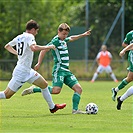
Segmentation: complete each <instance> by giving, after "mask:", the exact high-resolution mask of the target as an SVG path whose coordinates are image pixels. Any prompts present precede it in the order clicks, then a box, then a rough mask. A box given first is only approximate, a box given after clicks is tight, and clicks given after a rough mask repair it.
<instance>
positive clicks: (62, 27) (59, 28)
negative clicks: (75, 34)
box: [58, 23, 70, 32]
mask: <svg viewBox="0 0 133 133" xmlns="http://www.w3.org/2000/svg"><path fill="white" fill-rule="evenodd" d="M58 30H59V31H60V32H61V31H63V30H66V31H68V32H69V31H70V26H69V25H68V24H67V23H62V24H60V25H59V27H58Z"/></svg>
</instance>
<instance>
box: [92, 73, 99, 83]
mask: <svg viewBox="0 0 133 133" xmlns="http://www.w3.org/2000/svg"><path fill="white" fill-rule="evenodd" d="M97 77H98V74H97V73H94V75H93V78H92V81H95V80H96V78H97Z"/></svg>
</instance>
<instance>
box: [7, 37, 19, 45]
mask: <svg viewBox="0 0 133 133" xmlns="http://www.w3.org/2000/svg"><path fill="white" fill-rule="evenodd" d="M8 44H9V45H10V46H15V45H16V44H17V41H16V38H14V39H13V40H12V41H10V42H9V43H8Z"/></svg>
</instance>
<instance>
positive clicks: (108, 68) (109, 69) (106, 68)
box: [97, 65, 112, 73]
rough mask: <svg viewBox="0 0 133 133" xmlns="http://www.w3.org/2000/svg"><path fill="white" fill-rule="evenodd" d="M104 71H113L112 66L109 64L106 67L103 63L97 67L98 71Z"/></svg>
mask: <svg viewBox="0 0 133 133" xmlns="http://www.w3.org/2000/svg"><path fill="white" fill-rule="evenodd" d="M103 71H106V72H107V73H112V68H111V66H109V65H108V66H106V67H104V66H102V65H99V66H98V68H97V72H98V73H102V72H103Z"/></svg>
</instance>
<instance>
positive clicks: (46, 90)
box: [41, 87, 55, 109]
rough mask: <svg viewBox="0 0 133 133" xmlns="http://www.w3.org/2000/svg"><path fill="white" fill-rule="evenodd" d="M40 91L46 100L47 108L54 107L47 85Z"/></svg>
mask: <svg viewBox="0 0 133 133" xmlns="http://www.w3.org/2000/svg"><path fill="white" fill-rule="evenodd" d="M41 91H42V95H43V97H44V99H45V100H46V101H47V103H48V105H49V109H53V108H54V107H55V104H54V102H53V100H52V97H51V94H50V92H49V90H48V87H47V88H45V89H41Z"/></svg>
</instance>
